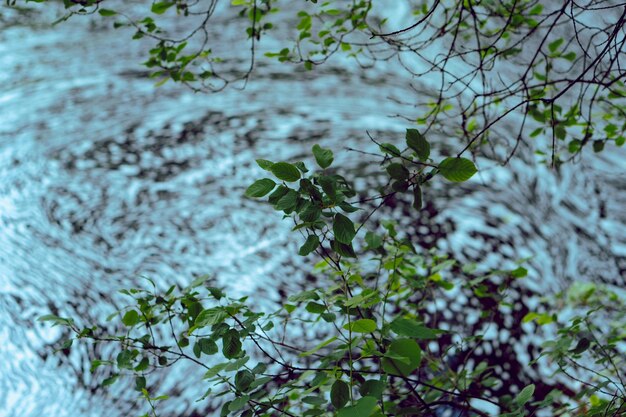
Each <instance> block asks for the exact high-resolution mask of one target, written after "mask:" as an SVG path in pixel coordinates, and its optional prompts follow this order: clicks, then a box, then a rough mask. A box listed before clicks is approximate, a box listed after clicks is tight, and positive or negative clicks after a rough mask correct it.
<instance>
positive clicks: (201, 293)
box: [8, 0, 626, 417]
mask: <svg viewBox="0 0 626 417" xmlns="http://www.w3.org/2000/svg"><path fill="white" fill-rule="evenodd" d="M32 1H35V2H37V3H43V2H45V0H32ZM381 2H382V0H381ZM381 2H375V1H357V0H355V1H347V0H346V1H340V0H337V1H324V2H318V1H315V0H310V1H305V2H302V4H301V5H300V6H299V8H298V10H297V13H296V15H295V20H296V22H297V23H296V26H295V28H293V27H290V28H288V29H289V30H290V31H293V32H295V36H294V38H295V41H294V43H293V44H287V45H285V46H284V47H283V48H282V49H280V50H278V51H274V52H268V53H266V56H267V57H268V58H270V59H277V60H278V61H280V62H288V63H293V64H297V65H302V66H303V67H304V68H305V69H306V70H313V69H314V68H315V67H316V66H318V65H321V64H323V63H324V62H326V61H327V60H328V59H329V58H330V57H331V56H333V55H334V54H336V53H341V54H344V55H345V56H347V57H348V58H350V59H354V60H356V62H357V63H360V64H363V65H366V64H369V63H375V62H376V61H378V60H382V59H385V60H388V59H392V58H396V59H398V60H399V61H400V62H401V63H402V67H403V68H404V70H406V72H407V73H408V74H409V75H411V76H414V77H416V78H420V79H421V78H423V79H424V80H426V82H432V80H433V79H434V80H438V81H437V82H438V83H439V84H438V88H435V89H434V93H433V92H432V91H431V92H426V93H424V92H422V91H417V90H416V93H419V94H420V95H421V96H423V97H426V98H425V99H424V98H422V97H420V98H419V99H418V100H422V101H418V102H416V103H413V104H414V105H415V107H416V108H417V109H418V111H419V112H421V114H420V116H419V117H418V118H417V119H416V120H415V118H410V119H411V120H412V121H416V124H417V127H420V129H419V130H418V129H415V128H409V129H407V131H406V136H405V141H404V144H403V146H402V147H401V148H402V149H400V148H399V147H398V146H397V145H394V144H392V143H379V142H378V141H376V139H374V138H371V139H372V141H374V142H375V143H376V144H378V146H379V150H380V155H379V156H380V158H381V166H382V167H383V169H384V172H385V173H386V183H385V184H381V187H380V188H381V190H382V191H381V192H380V194H378V195H376V196H375V197H368V198H365V199H362V200H359V199H358V198H360V196H361V195H369V193H368V191H370V190H359V191H358V192H357V190H355V189H354V187H353V185H352V184H353V181H352V180H353V179H352V180H351V179H348V178H345V177H344V176H342V175H341V174H340V173H339V171H338V170H336V169H334V168H331V167H332V164H333V162H334V155H333V152H332V151H331V150H330V149H325V148H322V147H320V146H318V145H315V146H314V147H313V149H312V154H313V157H314V159H315V161H316V163H317V165H318V166H319V170H315V171H313V172H312V171H309V169H308V168H307V166H306V165H305V164H304V163H303V162H287V161H277V162H273V161H267V160H257V163H258V165H259V166H260V167H261V168H262V169H263V170H265V171H267V174H266V175H267V176H268V178H261V179H258V180H257V181H255V182H254V183H253V184H251V185H250V186H249V187H248V188H247V190H246V191H245V195H246V196H247V197H250V198H267V201H268V202H269V204H271V205H272V206H273V208H274V209H275V210H276V211H278V212H281V213H282V214H284V216H285V217H288V218H290V219H291V220H292V221H293V223H294V228H293V229H294V232H297V233H301V234H302V241H303V243H302V246H301V247H300V249H299V254H300V255H301V256H309V255H312V254H316V256H317V257H318V258H319V259H321V261H320V262H319V263H318V264H317V266H316V267H315V270H314V273H315V274H316V275H317V276H318V277H320V279H321V280H322V281H321V283H320V284H319V285H317V286H316V287H314V288H310V289H307V290H306V291H304V292H301V293H299V294H294V295H291V296H290V297H289V299H288V300H287V301H286V302H285V303H284V304H283V305H282V306H281V308H280V310H278V311H276V312H274V313H271V314H269V313H267V312H262V311H256V310H255V309H254V308H253V307H252V304H251V303H250V302H249V301H248V300H247V299H246V298H241V299H232V298H229V297H227V296H226V295H225V294H224V293H223V292H222V290H221V289H218V288H214V287H207V286H206V285H205V281H204V279H200V280H197V281H196V282H194V283H193V284H192V285H190V286H189V287H188V288H182V289H181V288H177V287H171V288H170V289H169V290H168V291H166V292H165V293H161V292H159V291H158V290H157V288H156V286H154V285H153V286H152V287H149V288H147V289H146V288H136V289H130V290H125V291H124V293H125V294H126V295H128V296H129V297H131V298H132V303H131V304H130V305H128V306H127V307H126V308H124V309H123V310H121V311H120V312H119V315H118V316H119V318H120V319H121V323H120V326H119V328H120V329H121V330H120V332H115V333H113V334H109V333H107V332H105V331H104V329H102V328H100V327H99V326H87V327H83V326H78V325H77V324H76V322H75V321H74V320H72V319H70V318H61V317H57V316H51V315H48V316H44V317H42V318H41V319H42V320H44V321H51V322H52V323H53V324H54V325H61V326H66V327H67V328H69V329H71V330H72V331H73V332H74V337H73V339H87V340H92V341H94V342H96V343H100V344H103V343H111V344H113V345H115V346H117V348H118V351H117V352H116V354H115V355H114V356H111V357H103V358H98V359H96V360H94V361H93V363H92V369H96V368H98V367H101V366H105V367H107V369H109V370H110V375H109V376H108V378H107V379H105V380H104V381H103V382H102V384H103V385H105V386H106V385H111V384H113V383H115V382H116V381H117V380H119V379H120V378H134V383H135V389H136V390H137V391H138V392H139V393H140V394H141V395H142V396H143V398H144V399H145V400H146V401H147V403H148V404H149V406H150V412H149V413H148V414H147V415H149V414H152V415H157V409H158V403H159V402H161V401H166V400H167V398H168V397H167V395H165V394H162V393H159V392H158V390H157V388H158V373H157V372H154V371H157V370H159V369H160V368H164V367H170V366H174V365H175V364H177V363H179V362H181V361H187V362H191V363H193V364H195V365H197V366H198V367H200V368H204V372H205V374H204V378H203V381H204V383H205V384H206V385H207V391H206V394H205V395H204V396H203V397H202V398H201V400H207V401H221V412H220V414H221V415H223V416H226V415H230V414H235V413H237V414H240V415H244V416H251V415H261V416H270V415H288V416H309V415H310V416H316V415H336V416H339V417H350V416H385V415H427V416H435V415H440V414H441V413H442V412H446V411H448V412H456V413H457V414H458V413H461V415H480V416H483V415H487V413H486V412H485V411H483V409H484V405H485V404H489V405H490V406H493V407H496V408H497V410H498V412H499V413H500V415H503V416H524V415H534V414H536V413H538V412H540V411H541V410H545V411H547V412H549V413H550V415H564V416H565V415H586V416H608V415H615V416H617V415H620V414H624V413H626V385H625V383H624V382H625V378H626V375H625V371H624V368H625V363H624V359H623V358H624V352H625V347H624V341H625V340H626V334H625V333H624V328H625V317H624V315H625V313H624V312H625V311H626V306H624V303H623V298H620V296H619V294H618V293H617V290H614V289H611V288H606V287H600V286H591V285H590V284H580V285H575V286H573V287H572V288H571V289H570V291H569V292H568V293H564V294H561V297H560V298H557V299H548V300H545V303H544V304H545V305H544V306H545V309H546V310H545V311H544V312H539V311H536V312H531V313H529V314H527V315H526V316H525V318H524V320H523V322H524V323H520V325H531V324H525V323H537V325H539V326H541V329H544V331H545V332H547V334H549V332H550V331H552V335H553V337H551V338H550V337H547V338H546V340H548V341H547V342H546V343H545V344H544V345H543V351H542V354H541V356H539V357H536V358H533V360H535V361H536V362H537V363H542V364H544V365H545V366H553V367H555V368H554V375H553V378H560V377H565V378H566V379H568V380H569V381H570V382H571V383H573V384H578V386H579V389H578V391H570V392H565V390H555V391H552V392H551V393H549V394H548V395H541V397H540V396H539V395H538V393H537V392H536V386H535V385H534V384H528V385H527V386H526V387H524V388H523V389H521V390H520V391H519V392H517V393H516V395H515V396H513V397H511V396H502V397H498V396H494V395H493V393H492V388H494V387H496V386H498V385H502V384H504V383H505V381H504V380H503V379H502V378H501V377H500V375H498V374H497V373H496V372H495V371H494V368H493V367H491V366H490V365H489V364H487V363H485V362H478V363H477V362H476V361H474V360H473V358H472V355H471V352H473V351H474V349H475V348H476V347H478V346H479V344H480V343H481V342H482V338H483V335H480V334H466V333H465V332H464V331H463V329H457V328H453V327H452V326H450V324H449V323H443V322H440V320H438V318H437V314H436V313H435V314H433V313H432V307H433V306H434V305H436V301H437V300H440V299H444V300H446V299H449V298H450V297H452V296H454V294H460V293H462V294H464V295H466V296H468V297H472V298H474V299H476V300H486V299H487V300H490V302H491V303H490V304H489V305H490V306H491V307H490V308H484V309H483V310H482V311H480V313H479V314H480V319H481V320H484V321H485V322H488V321H489V318H490V317H491V315H493V314H494V313H495V312H496V311H497V310H498V309H499V308H501V307H508V308H510V307H511V305H510V303H509V300H508V298H507V295H508V291H509V290H510V289H511V288H512V287H513V286H515V285H517V282H518V281H519V280H520V279H522V280H523V278H524V276H525V274H526V270H525V269H524V268H523V267H521V266H520V267H518V268H516V269H513V270H494V271H482V272H477V270H474V269H473V268H471V267H470V266H468V265H459V264H458V263H457V262H456V261H455V260H454V259H450V258H448V257H446V256H444V255H441V254H438V253H436V252H424V251H420V250H418V249H416V246H415V242H414V241H412V237H410V236H406V235H405V234H404V233H403V231H402V230H399V228H398V227H397V224H396V221H394V219H387V220H385V221H382V223H381V224H382V228H377V227H375V226H373V225H372V224H373V222H371V221H370V219H371V218H372V216H373V215H374V213H376V212H377V211H378V210H379V209H380V208H381V207H382V206H383V205H385V203H386V202H388V201H389V199H390V198H392V197H394V196H397V195H402V194H408V195H409V197H410V198H411V199H412V207H413V208H414V209H415V210H417V211H419V210H420V209H421V208H422V205H423V201H424V198H425V195H424V193H423V191H424V190H427V187H428V185H429V184H430V182H431V181H440V180H446V181H448V182H450V183H452V184H448V186H454V183H458V182H464V181H467V180H469V179H470V178H472V176H473V175H474V174H475V173H476V172H477V168H476V165H475V161H476V158H475V157H476V156H477V155H479V154H481V155H487V156H488V157H491V158H493V159H499V160H500V161H501V162H502V163H507V162H508V161H509V160H510V158H511V157H512V156H513V154H514V153H515V152H516V151H517V149H518V147H519V145H520V143H526V142H528V141H529V140H530V139H532V138H535V140H536V141H537V142H538V145H537V151H536V153H537V154H539V155H540V156H541V157H542V158H543V157H544V156H547V155H548V153H549V154H550V156H549V157H547V158H546V161H547V162H549V163H551V164H552V165H553V166H557V167H558V165H559V164H561V163H562V162H565V161H567V160H569V159H572V158H573V157H575V156H577V155H580V154H581V153H582V152H583V150H584V149H585V148H586V147H587V145H589V144H592V148H593V150H594V152H600V151H602V150H603V149H604V147H605V145H606V144H613V145H615V146H622V145H623V144H624V130H625V129H626V123H623V122H622V121H621V120H622V119H623V116H624V114H625V113H624V111H625V110H626V109H625V108H624V97H625V94H626V93H625V92H626V87H625V86H624V84H623V82H622V78H623V75H624V74H623V71H622V69H621V65H620V62H619V59H620V54H622V53H623V51H622V48H623V45H624V42H623V38H624V34H623V29H622V28H623V23H624V19H625V18H626V11H624V10H622V8H620V6H616V5H613V3H608V2H603V1H590V2H587V3H585V4H581V3H577V2H574V1H571V0H567V1H564V2H561V3H555V4H551V5H547V4H542V3H539V2H537V1H532V0H530V1H529V0H505V1H494V0H483V1H474V0H449V1H444V0H435V1H433V2H431V3H428V2H409V4H410V6H411V10H412V13H413V14H412V16H413V18H414V20H415V22H414V23H412V24H410V25H409V26H406V27H404V28H401V29H399V30H391V31H385V30H384V26H385V25H386V24H388V22H387V21H386V19H384V18H381V17H380V16H379V15H377V14H376V13H374V10H375V9H376V5H377V4H380V3H381ZM8 3H9V4H15V3H16V1H15V0H8ZM63 4H64V7H65V9H66V11H67V14H65V15H64V16H63V17H62V19H61V20H67V19H68V18H70V17H71V16H73V15H77V14H78V15H81V14H88V15H89V14H97V15H99V16H101V17H102V18H103V19H111V20H113V25H114V26H115V27H120V28H123V27H130V28H132V29H133V31H134V35H133V38H135V39H141V38H149V39H151V40H152V41H153V42H154V45H153V48H152V49H150V51H149V57H148V58H147V60H146V62H145V63H144V64H145V65H146V66H147V67H148V68H150V69H151V70H152V71H153V73H152V76H153V77H154V78H157V79H159V80H160V81H159V82H158V84H161V83H163V82H165V81H167V80H168V79H172V80H174V81H176V82H181V83H183V84H185V85H187V86H189V87H190V88H192V89H194V90H196V91H202V90H211V91H214V90H220V89H222V88H224V87H226V86H227V85H228V84H229V83H232V82H235V81H237V80H240V81H243V82H244V83H245V82H246V81H247V80H248V78H249V76H250V74H251V73H252V70H253V69H254V65H255V59H256V50H257V47H258V43H259V42H260V41H261V39H262V38H264V37H266V36H271V34H272V32H273V31H274V30H277V29H276V27H277V26H278V22H281V21H282V20H286V19H284V13H287V12H283V11H282V10H281V8H280V7H279V6H280V2H279V1H277V0H233V1H232V2H231V7H232V8H233V9H234V10H236V11H237V12H238V15H239V18H240V19H241V20H242V21H243V22H245V24H244V27H245V34H244V36H242V39H245V40H246V42H248V45H249V46H250V48H249V50H250V61H249V66H248V68H246V69H245V70H244V71H241V72H240V73H239V75H237V76H235V77H234V78H228V77H226V76H224V75H222V73H221V71H220V69H219V68H220V64H221V63H223V58H222V57H220V56H216V55H214V52H213V49H214V48H213V46H214V45H211V43H210V42H209V39H210V37H209V32H208V27H209V22H210V21H211V20H212V19H214V12H215V8H216V4H217V1H216V0H209V1H205V2H202V1H199V2H188V1H186V0H176V1H155V2H153V3H152V4H151V6H150V9H149V11H145V13H144V15H142V16H140V17H135V15H136V12H135V11H134V9H133V10H132V11H125V10H123V9H124V6H123V5H120V8H118V7H117V6H115V7H113V6H111V7H112V8H110V9H109V8H104V7H103V6H104V2H103V1H100V0H83V1H72V0H64V2H63ZM285 9H286V10H287V11H289V10H290V8H289V7H286V8H285ZM625 10H626V9H625ZM599 11H601V13H603V15H605V16H607V18H606V19H604V20H602V22H601V24H598V25H596V24H592V23H589V16H590V14H591V16H592V17H593V16H594V15H593V13H600V12H599ZM174 15H175V16H174ZM292 17H293V16H292ZM168 19H191V20H190V21H192V22H195V24H196V26H194V27H193V28H192V29H190V30H189V32H188V33H187V34H185V35H184V36H182V37H178V38H175V37H173V36H172V35H170V34H169V33H168V31H167V29H166V26H167V22H168ZM194 19H195V20H194ZM572 28H573V29H572ZM568 31H571V33H574V34H576V36H574V37H573V38H571V39H567V36H566V34H567V32H568ZM432 51H434V52H432ZM442 51H443V52H442ZM407 56H411V57H412V59H414V60H415V61H417V62H419V65H418V64H415V65H413V64H407V63H406V62H405V61H404V60H405V59H406V57H407ZM412 62H413V61H412ZM511 63H514V65H511ZM459 68H461V70H459ZM505 68H506V69H507V71H504V69H505ZM504 74H507V75H504ZM422 93H424V94H422ZM407 100H408V99H407V98H406V97H403V98H402V101H407ZM515 115H517V116H518V117H517V119H515V118H514V117H513V116H515ZM598 115H599V116H598ZM505 121H506V122H507V123H509V126H507V127H506V129H507V130H506V133H507V135H502V136H503V137H504V139H501V138H500V136H501V135H497V134H496V132H497V130H496V129H497V127H498V126H499V125H502V124H503V123H504V122H505ZM510 125H513V128H511V127H510ZM510 132H514V134H513V135H512V136H511V134H510ZM431 134H432V135H439V136H443V137H452V138H458V139H459V141H460V144H461V146H460V148H459V149H458V151H457V152H449V149H446V147H445V146H442V149H443V150H444V152H443V153H444V154H446V155H449V156H447V157H445V158H443V159H440V160H439V159H437V160H435V159H434V157H433V156H432V155H431V143H430V142H429V140H427V138H426V137H427V136H430V135H431ZM546 138H547V145H546V144H545V143H541V140H542V139H546ZM446 145H447V144H446ZM501 145H502V146H505V147H506V148H507V151H506V152H505V153H504V154H500V153H498V151H497V149H496V148H497V147H498V146H501ZM546 146H547V147H546ZM565 151H567V152H568V153H569V154H570V155H566V154H565V153H564V152H565ZM269 177H271V178H269ZM426 198H428V195H426ZM372 203H375V205H374V206H373V207H372V206H371V204H372ZM396 220H397V219H396ZM566 307H567V308H566ZM555 310H556V311H555ZM568 312H569V315H570V317H567V314H566V313H568ZM113 317H116V316H113ZM533 325H534V324H533ZM303 328H304V329H306V330H307V331H304V332H303ZM312 330H314V331H312ZM294 334H301V337H298V340H297V341H295V340H293V335H294ZM320 334H321V335H323V336H322V337H320ZM73 339H72V340H73ZM72 340H70V341H68V342H67V343H66V344H65V345H64V346H63V347H64V348H69V347H70V346H71V343H72ZM463 352H470V354H464V353H463ZM462 353H463V354H462ZM211 404H213V403H211Z"/></svg>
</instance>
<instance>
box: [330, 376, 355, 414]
mask: <svg viewBox="0 0 626 417" xmlns="http://www.w3.org/2000/svg"><path fill="white" fill-rule="evenodd" d="M349 400H350V386H349V385H348V384H346V383H345V382H343V381H342V380H339V379H338V380H336V381H335V382H334V383H333V386H332V387H331V388H330V402H331V403H332V405H333V407H335V408H336V409H337V410H339V409H341V408H343V407H344V406H345V405H346V404H347V403H348V401H349Z"/></svg>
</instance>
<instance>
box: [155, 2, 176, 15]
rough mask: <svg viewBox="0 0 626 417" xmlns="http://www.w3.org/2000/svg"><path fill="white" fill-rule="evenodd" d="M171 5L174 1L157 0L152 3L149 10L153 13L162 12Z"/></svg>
mask: <svg viewBox="0 0 626 417" xmlns="http://www.w3.org/2000/svg"><path fill="white" fill-rule="evenodd" d="M173 5H174V3H173V2H171V1H158V2H156V3H152V8H151V9H150V10H151V11H152V13H155V14H163V13H165V12H166V11H167V9H169V8H170V7H172V6H173Z"/></svg>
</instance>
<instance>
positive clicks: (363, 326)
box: [343, 319, 376, 333]
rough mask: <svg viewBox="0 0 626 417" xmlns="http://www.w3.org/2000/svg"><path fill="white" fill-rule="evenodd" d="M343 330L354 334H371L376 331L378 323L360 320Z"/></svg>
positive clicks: (345, 326)
mask: <svg viewBox="0 0 626 417" xmlns="http://www.w3.org/2000/svg"><path fill="white" fill-rule="evenodd" d="M343 328H344V329H346V330H351V331H352V332H354V333H371V332H373V331H374V330H376V322H375V321H374V320H370V319H359V320H356V321H353V322H350V323H346V324H345V325H344V326H343Z"/></svg>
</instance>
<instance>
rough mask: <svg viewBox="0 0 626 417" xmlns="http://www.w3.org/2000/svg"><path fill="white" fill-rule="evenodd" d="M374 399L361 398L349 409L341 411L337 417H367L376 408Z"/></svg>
mask: <svg viewBox="0 0 626 417" xmlns="http://www.w3.org/2000/svg"><path fill="white" fill-rule="evenodd" d="M376 402H377V401H376V398H374V397H363V398H359V400H358V401H357V402H356V403H355V404H354V405H353V406H351V407H346V408H343V409H341V410H340V411H339V412H338V413H337V417H369V416H370V415H371V414H372V412H373V411H374V407H376Z"/></svg>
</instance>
